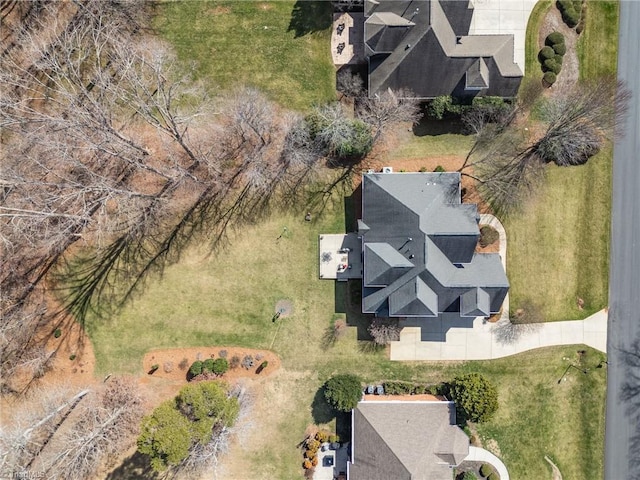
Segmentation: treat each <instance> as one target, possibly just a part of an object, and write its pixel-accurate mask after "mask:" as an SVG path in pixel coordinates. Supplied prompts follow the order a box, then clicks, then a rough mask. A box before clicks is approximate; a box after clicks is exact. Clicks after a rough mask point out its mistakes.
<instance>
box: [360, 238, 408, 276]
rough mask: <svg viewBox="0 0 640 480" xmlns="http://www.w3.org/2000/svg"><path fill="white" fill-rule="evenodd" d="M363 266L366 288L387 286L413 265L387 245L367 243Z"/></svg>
mask: <svg viewBox="0 0 640 480" xmlns="http://www.w3.org/2000/svg"><path fill="white" fill-rule="evenodd" d="M364 264H365V268H364V281H365V283H364V284H365V285H366V286H372V285H389V284H390V283H393V281H394V280H397V279H398V278H399V277H401V276H402V275H403V274H404V273H406V272H407V270H409V269H411V268H413V263H411V261H409V259H407V258H405V257H404V256H403V255H402V254H401V253H400V252H398V251H397V250H396V249H395V248H393V247H392V246H391V245H389V244H388V243H375V242H371V243H367V244H366V245H365V249H364Z"/></svg>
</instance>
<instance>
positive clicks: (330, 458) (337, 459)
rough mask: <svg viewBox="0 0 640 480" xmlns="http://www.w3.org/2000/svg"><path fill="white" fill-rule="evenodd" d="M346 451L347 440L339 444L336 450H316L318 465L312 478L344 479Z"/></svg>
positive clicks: (347, 455)
mask: <svg viewBox="0 0 640 480" xmlns="http://www.w3.org/2000/svg"><path fill="white" fill-rule="evenodd" d="M348 452H349V442H346V443H343V444H341V445H340V447H339V448H338V449H337V450H330V449H327V450H325V451H320V452H318V466H317V467H316V470H315V472H314V474H313V480H338V479H345V480H346V473H347V462H348V461H349V453H348Z"/></svg>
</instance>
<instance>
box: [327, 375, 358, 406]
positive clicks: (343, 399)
mask: <svg viewBox="0 0 640 480" xmlns="http://www.w3.org/2000/svg"><path fill="white" fill-rule="evenodd" d="M324 398H325V399H326V400H327V403H328V404H329V405H331V406H332V407H333V408H335V409H336V410H338V411H340V412H349V411H351V410H353V409H354V408H355V407H356V405H357V404H358V402H359V401H360V399H361V398H362V380H361V379H360V377H358V376H357V375H353V374H350V373H346V374H342V375H336V376H334V377H332V378H330V379H329V380H327V383H325V390H324Z"/></svg>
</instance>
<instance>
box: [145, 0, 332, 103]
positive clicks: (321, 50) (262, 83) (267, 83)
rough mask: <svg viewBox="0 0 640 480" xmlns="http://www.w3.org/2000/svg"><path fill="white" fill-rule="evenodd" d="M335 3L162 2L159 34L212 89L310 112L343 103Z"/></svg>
mask: <svg viewBox="0 0 640 480" xmlns="http://www.w3.org/2000/svg"><path fill="white" fill-rule="evenodd" d="M331 23H332V16H331V5H330V2H323V1H316V2H314V1H304V2H293V1H287V0H283V1H276V2H255V1H204V0H190V1H183V2H162V3H160V4H158V5H157V6H156V10H155V28H156V30H157V32H158V34H159V35H160V36H161V37H162V38H164V39H166V40H167V41H168V42H169V43H170V44H171V45H172V46H173V47H174V49H175V51H176V52H177V55H178V58H179V60H180V61H181V62H182V63H183V65H185V67H186V66H188V65H189V64H190V63H191V62H195V65H196V76H197V78H198V79H201V80H203V81H204V82H206V83H207V84H208V85H209V86H211V87H212V88H214V89H215V88H217V87H220V88H222V89H225V90H227V89H232V88H234V87H237V86H239V85H247V86H253V87H256V88H258V89H260V90H261V91H263V92H264V93H266V94H267V95H268V96H269V97H270V98H272V99H273V100H275V101H277V102H278V103H279V104H281V105H283V106H286V107H287V108H291V109H296V110H302V111H305V110H307V109H309V108H310V107H311V106H312V105H313V104H314V103H324V102H327V101H329V100H331V99H334V98H335V70H334V67H333V64H332V61H331V52H330V44H329V40H330V35H331Z"/></svg>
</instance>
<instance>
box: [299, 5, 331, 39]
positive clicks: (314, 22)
mask: <svg viewBox="0 0 640 480" xmlns="http://www.w3.org/2000/svg"><path fill="white" fill-rule="evenodd" d="M331 12H332V9H331V2H328V1H313V0H298V1H297V2H296V3H295V5H294V6H293V11H292V12H291V21H290V22H289V29H288V31H289V32H291V31H293V32H295V38H298V37H302V36H304V35H307V34H308V33H314V32H318V31H321V30H325V29H327V28H329V27H330V26H331V23H332V21H333V18H332V16H331Z"/></svg>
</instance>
